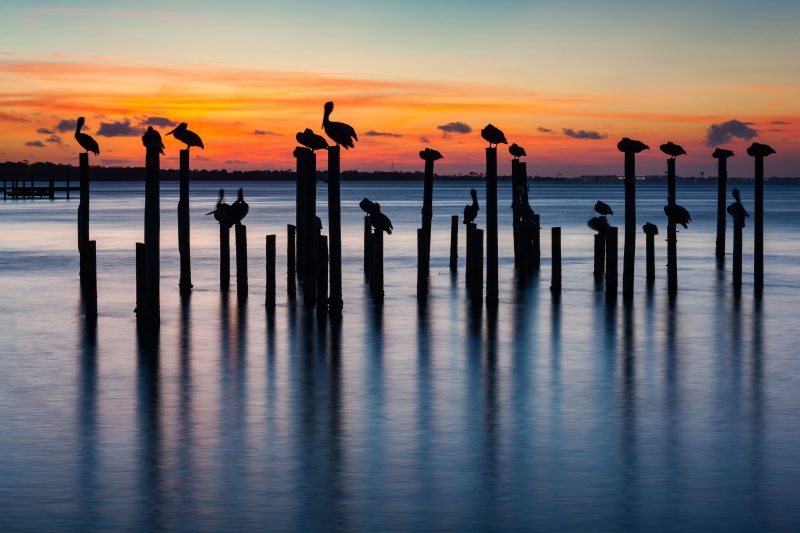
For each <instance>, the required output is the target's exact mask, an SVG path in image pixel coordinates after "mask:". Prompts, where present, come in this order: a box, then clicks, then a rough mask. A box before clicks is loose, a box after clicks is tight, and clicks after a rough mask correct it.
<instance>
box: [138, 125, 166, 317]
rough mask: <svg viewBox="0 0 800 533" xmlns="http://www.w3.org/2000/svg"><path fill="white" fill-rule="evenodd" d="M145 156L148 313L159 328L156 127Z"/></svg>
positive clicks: (147, 134)
mask: <svg viewBox="0 0 800 533" xmlns="http://www.w3.org/2000/svg"><path fill="white" fill-rule="evenodd" d="M142 143H143V144H144V146H145V148H146V153H145V182H144V247H145V254H144V256H145V287H146V289H145V314H144V319H145V322H146V323H147V325H148V326H155V325H157V324H158V323H159V321H160V318H159V317H160V281H161V267H160V260H161V257H160V247H161V241H160V235H161V233H160V232H161V214H160V205H159V196H160V195H159V187H160V175H159V174H160V172H161V153H162V152H163V150H164V143H162V142H161V134H159V133H158V132H157V131H156V130H154V129H152V127H150V128H148V130H147V131H146V132H145V134H144V135H143V136H142Z"/></svg>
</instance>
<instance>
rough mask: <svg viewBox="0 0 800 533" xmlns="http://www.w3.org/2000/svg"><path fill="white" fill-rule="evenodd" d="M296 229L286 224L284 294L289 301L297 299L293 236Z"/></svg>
mask: <svg viewBox="0 0 800 533" xmlns="http://www.w3.org/2000/svg"><path fill="white" fill-rule="evenodd" d="M296 229H297V228H296V227H295V226H293V225H292V224H286V293H287V294H288V296H289V300H294V299H295V298H296V297H297V283H296V281H295V279H296V273H295V234H296Z"/></svg>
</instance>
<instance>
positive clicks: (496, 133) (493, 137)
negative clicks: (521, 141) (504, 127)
mask: <svg viewBox="0 0 800 533" xmlns="http://www.w3.org/2000/svg"><path fill="white" fill-rule="evenodd" d="M481 137H483V139H484V140H485V141H486V142H488V143H489V148H491V147H492V145H494V146H495V148H496V147H497V145H498V144H508V141H507V140H506V136H505V135H504V134H503V132H502V131H500V130H499V129H498V128H496V127H494V126H493V125H491V124H487V125H486V127H485V128H483V129H482V130H481Z"/></svg>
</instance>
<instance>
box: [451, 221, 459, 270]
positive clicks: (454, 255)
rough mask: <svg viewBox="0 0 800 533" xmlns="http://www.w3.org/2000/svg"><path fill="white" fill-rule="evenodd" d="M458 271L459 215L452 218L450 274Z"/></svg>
mask: <svg viewBox="0 0 800 533" xmlns="http://www.w3.org/2000/svg"><path fill="white" fill-rule="evenodd" d="M457 270H458V215H453V216H451V217H450V272H456V271H457Z"/></svg>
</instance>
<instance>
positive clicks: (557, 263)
mask: <svg viewBox="0 0 800 533" xmlns="http://www.w3.org/2000/svg"><path fill="white" fill-rule="evenodd" d="M550 231H551V236H552V237H551V240H550V243H551V244H550V249H551V257H552V260H551V266H552V278H551V282H550V290H551V291H553V292H561V228H560V227H554V228H551V230H550Z"/></svg>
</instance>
